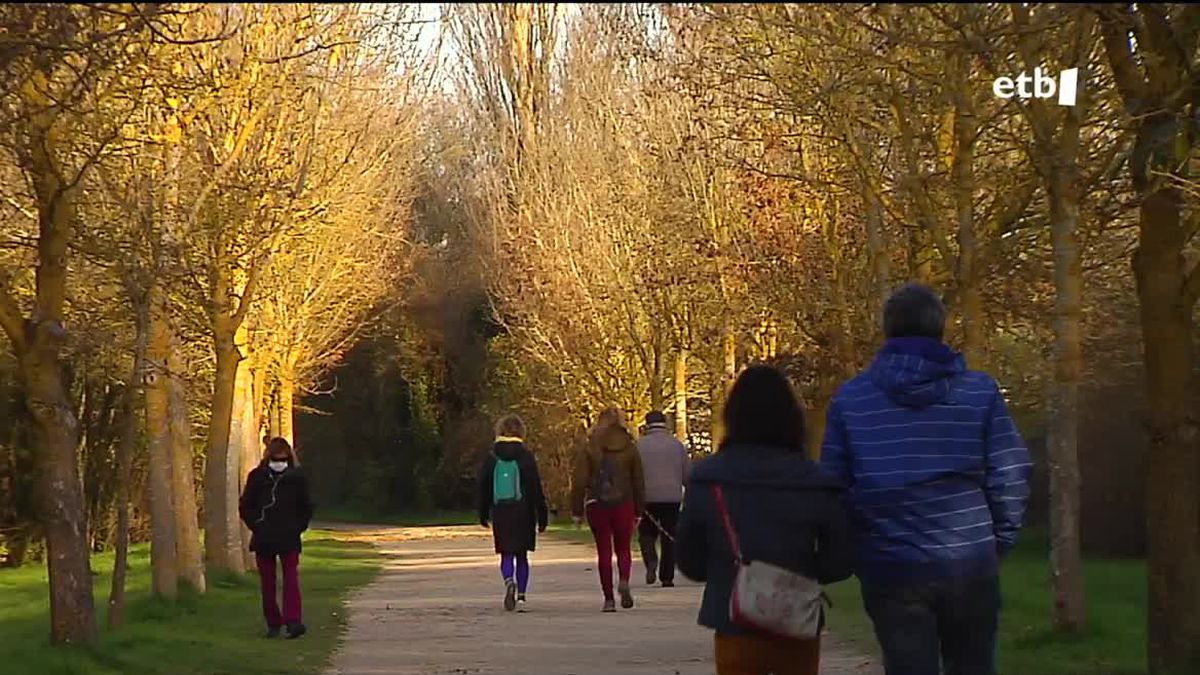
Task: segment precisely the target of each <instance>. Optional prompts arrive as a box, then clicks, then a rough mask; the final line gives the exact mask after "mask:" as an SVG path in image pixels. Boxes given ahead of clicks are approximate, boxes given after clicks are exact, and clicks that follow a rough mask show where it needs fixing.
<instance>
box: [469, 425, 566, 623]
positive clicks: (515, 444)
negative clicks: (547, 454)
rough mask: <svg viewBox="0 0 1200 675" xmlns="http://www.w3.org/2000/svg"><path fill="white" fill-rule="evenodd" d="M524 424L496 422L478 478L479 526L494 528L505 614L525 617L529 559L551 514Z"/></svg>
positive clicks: (493, 535) (493, 533)
mask: <svg viewBox="0 0 1200 675" xmlns="http://www.w3.org/2000/svg"><path fill="white" fill-rule="evenodd" d="M524 438H525V422H524V421H522V420H521V418H520V417H517V416H516V415H507V416H505V417H502V418H500V420H499V421H497V422H496V441H495V443H494V444H493V445H492V451H491V452H490V453H489V454H488V456H487V458H486V459H484V461H483V468H482V469H481V471H480V474H479V522H480V524H482V525H483V526H484V527H488V526H489V525H490V526H491V528H492V539H493V541H494V543H495V547H496V553H497V554H498V555H499V556H500V576H501V578H502V579H503V580H504V609H505V610H507V611H509V612H511V611H513V610H514V609H516V610H519V611H521V612H524V611H525V608H526V604H525V598H526V593H527V592H528V590H529V574H530V570H529V554H530V553H532V552H533V551H534V550H535V549H536V548H537V534H538V533H539V532H545V531H546V525H547V523H548V522H549V511H548V510H547V508H546V495H545V492H544V491H543V489H542V478H541V475H540V474H539V473H538V466H537V460H536V459H534V456H533V453H532V452H530V451H529V450H528V449H527V448H526V447H525V440H524Z"/></svg>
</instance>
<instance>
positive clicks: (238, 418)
mask: <svg viewBox="0 0 1200 675" xmlns="http://www.w3.org/2000/svg"><path fill="white" fill-rule="evenodd" d="M247 333H248V331H247V330H245V329H244V328H243V329H242V330H239V331H238V336H239V340H238V344H239V348H240V350H241V351H244V352H245V353H246V357H245V358H244V359H242V361H241V362H240V363H239V364H238V372H237V378H236V385H235V387H234V397H233V416H232V420H231V423H230V429H229V447H230V454H231V455H233V454H236V455H237V466H238V471H237V481H238V482H237V492H238V494H241V491H242V490H243V489H245V487H246V477H247V475H248V474H249V472H250V470H251V469H253V468H254V467H255V466H256V465H257V464H258V462H259V457H258V456H257V455H258V453H257V452H255V450H256V449H257V447H258V444H259V442H260V439H259V438H258V431H257V430H256V429H255V428H254V419H253V418H254V372H253V370H254V369H253V362H254V353H253V350H252V348H251V346H250V344H249V343H248V341H247ZM233 527H234V528H235V531H236V532H237V536H238V540H239V546H238V555H240V556H241V557H242V565H244V566H246V568H247V569H254V568H253V566H252V564H253V562H254V559H253V557H252V556H251V554H250V551H249V546H250V529H249V528H247V527H246V525H245V523H242V522H241V521H240V519H239V521H238V522H237V523H236V525H234V526H233Z"/></svg>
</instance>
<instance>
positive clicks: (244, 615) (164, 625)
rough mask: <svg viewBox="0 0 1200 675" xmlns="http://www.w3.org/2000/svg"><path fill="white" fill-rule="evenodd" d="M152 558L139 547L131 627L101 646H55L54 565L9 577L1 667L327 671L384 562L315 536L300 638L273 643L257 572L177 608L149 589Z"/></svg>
mask: <svg viewBox="0 0 1200 675" xmlns="http://www.w3.org/2000/svg"><path fill="white" fill-rule="evenodd" d="M149 564H150V561H149V553H148V550H147V548H146V547H145V546H137V547H135V548H134V549H133V550H132V551H131V555H130V571H129V578H128V595H127V603H128V606H127V610H126V625H125V626H124V627H123V628H121V629H119V630H117V631H115V632H108V631H107V630H104V629H103V628H102V629H101V631H100V639H99V641H98V642H97V643H96V644H95V645H94V646H91V647H51V646H50V645H49V644H48V634H49V611H48V606H47V605H48V600H47V592H46V571H45V568H44V566H33V565H29V566H26V567H23V568H20V569H17V570H4V571H0V598H3V601H2V602H0V664H3V666H0V670H2V671H3V672H4V673H5V675H132V674H136V675H158V674H161V675H235V674H236V675H278V674H281V673H288V674H289V675H291V674H296V675H303V674H306V673H319V672H320V671H321V670H322V668H323V667H324V665H325V664H326V662H327V660H328V657H329V655H330V653H331V652H332V650H333V648H334V647H335V645H336V644H337V640H338V639H339V636H340V633H341V630H342V628H343V626H344V624H345V621H346V613H345V611H344V610H343V603H344V600H345V598H346V595H347V594H348V593H349V592H350V591H351V590H353V589H354V588H356V587H359V586H361V585H363V584H366V583H367V582H369V581H370V580H371V579H372V578H374V576H375V574H376V573H377V572H378V571H379V559H378V557H377V556H376V554H375V552H374V550H373V549H372V548H371V547H370V546H369V545H366V544H353V543H347V542H341V541H335V540H333V539H331V538H329V536H328V534H327V533H322V532H320V531H311V532H309V533H307V534H306V535H305V540H304V553H303V555H302V556H301V562H300V583H301V588H302V590H303V593H304V620H305V623H306V624H307V626H308V628H309V633H308V634H307V635H305V636H304V637H303V638H301V639H299V640H293V641H284V640H276V641H268V640H266V639H264V638H263V637H262V632H263V631H264V630H265V626H264V625H263V620H262V614H261V610H260V604H259V593H258V581H257V579H256V578H255V577H254V576H253V575H245V576H239V577H232V576H227V577H222V578H210V579H209V589H208V593H206V594H204V595H202V596H200V595H195V594H191V593H189V594H185V595H184V596H182V597H181V598H180V599H179V600H178V601H176V602H174V603H169V602H166V601H163V600H160V599H156V598H153V597H151V596H150V595H149V593H148V587H149V582H150V572H149ZM92 569H93V570H94V571H95V572H96V578H95V579H96V605H97V610H98V611H97V622H98V623H99V624H100V625H101V626H103V624H104V611H103V608H104V607H105V605H106V600H107V598H108V589H109V585H110V583H111V582H110V576H111V571H112V555H111V554H108V555H100V556H96V557H95V558H94V559H93V561H92Z"/></svg>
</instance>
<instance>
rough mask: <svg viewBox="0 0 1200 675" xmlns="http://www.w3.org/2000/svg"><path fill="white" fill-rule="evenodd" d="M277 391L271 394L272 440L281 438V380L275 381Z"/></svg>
mask: <svg viewBox="0 0 1200 675" xmlns="http://www.w3.org/2000/svg"><path fill="white" fill-rule="evenodd" d="M274 386H275V390H274V391H273V392H271V410H270V414H269V417H270V418H271V419H270V422H271V432H270V436H271V438H279V431H280V426H281V425H280V421H279V380H276V381H275V384H274Z"/></svg>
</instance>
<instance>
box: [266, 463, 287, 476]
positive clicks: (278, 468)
mask: <svg viewBox="0 0 1200 675" xmlns="http://www.w3.org/2000/svg"><path fill="white" fill-rule="evenodd" d="M267 466H269V467H271V470H272V471H274V472H275V473H283V471H284V469H286V468H288V463H287V462H276V461H271V462H267Z"/></svg>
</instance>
